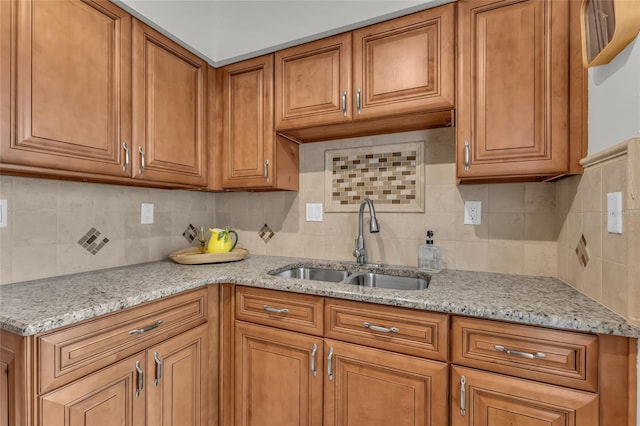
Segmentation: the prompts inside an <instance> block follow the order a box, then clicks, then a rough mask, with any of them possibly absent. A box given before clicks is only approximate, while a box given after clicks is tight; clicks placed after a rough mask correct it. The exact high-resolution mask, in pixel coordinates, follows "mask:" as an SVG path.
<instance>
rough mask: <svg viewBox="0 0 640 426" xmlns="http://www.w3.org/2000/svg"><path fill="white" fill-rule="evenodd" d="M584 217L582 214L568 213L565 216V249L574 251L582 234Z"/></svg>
mask: <svg viewBox="0 0 640 426" xmlns="http://www.w3.org/2000/svg"><path fill="white" fill-rule="evenodd" d="M583 219H584V215H583V214H582V213H569V214H568V215H567V247H568V248H569V249H570V250H572V251H573V250H575V248H576V245H577V244H578V242H579V241H580V238H581V237H582V233H583V232H584V221H583Z"/></svg>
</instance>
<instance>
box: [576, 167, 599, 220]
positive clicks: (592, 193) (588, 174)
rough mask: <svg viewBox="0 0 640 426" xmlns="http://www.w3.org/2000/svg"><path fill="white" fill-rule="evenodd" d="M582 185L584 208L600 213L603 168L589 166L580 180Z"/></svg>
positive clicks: (584, 209)
mask: <svg viewBox="0 0 640 426" xmlns="http://www.w3.org/2000/svg"><path fill="white" fill-rule="evenodd" d="M580 184H581V185H582V194H583V199H582V209H583V211H584V212H589V213H599V212H601V211H603V210H602V199H603V198H602V168H601V167H599V166H594V167H587V168H586V169H585V170H584V175H583V177H582V180H581V181H580Z"/></svg>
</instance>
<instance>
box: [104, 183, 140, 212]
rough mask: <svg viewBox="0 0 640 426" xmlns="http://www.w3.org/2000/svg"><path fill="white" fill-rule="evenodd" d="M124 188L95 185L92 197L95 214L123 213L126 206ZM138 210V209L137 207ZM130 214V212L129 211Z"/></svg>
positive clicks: (126, 209)
mask: <svg viewBox="0 0 640 426" xmlns="http://www.w3.org/2000/svg"><path fill="white" fill-rule="evenodd" d="M126 189H127V188H126V187H124V186H116V185H99V184H98V185H96V187H95V195H94V205H95V211H96V214H98V213H99V212H101V213H111V212H118V213H125V212H126V211H128V207H129V206H128V205H127V204H126V203H125V202H124V201H123V200H124V199H125V193H126ZM138 208H140V207H139V206H138ZM134 211H135V210H134ZM129 213H131V211H129Z"/></svg>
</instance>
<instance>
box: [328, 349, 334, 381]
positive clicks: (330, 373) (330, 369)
mask: <svg viewBox="0 0 640 426" xmlns="http://www.w3.org/2000/svg"><path fill="white" fill-rule="evenodd" d="M327 377H329V381H332V380H333V348H329V356H327Z"/></svg>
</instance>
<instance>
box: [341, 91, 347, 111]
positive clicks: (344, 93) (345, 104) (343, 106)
mask: <svg viewBox="0 0 640 426" xmlns="http://www.w3.org/2000/svg"><path fill="white" fill-rule="evenodd" d="M342 116H343V117H346V116H347V92H342Z"/></svg>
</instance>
